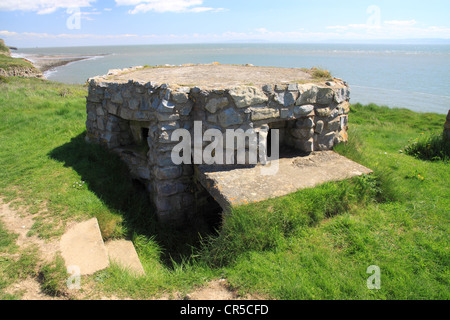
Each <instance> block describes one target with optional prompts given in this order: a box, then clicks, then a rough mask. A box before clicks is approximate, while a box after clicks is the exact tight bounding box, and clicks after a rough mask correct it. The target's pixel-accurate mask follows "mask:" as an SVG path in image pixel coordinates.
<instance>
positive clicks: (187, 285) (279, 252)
mask: <svg viewBox="0 0 450 320" xmlns="http://www.w3.org/2000/svg"><path fill="white" fill-rule="evenodd" d="M86 93H87V89H86V87H84V86H77V85H70V86H69V85H63V84H60V83H55V82H50V81H44V80H39V79H19V78H8V79H7V81H6V82H3V83H0V106H1V107H0V119H1V121H0V136H1V140H0V195H1V196H2V197H3V198H4V199H5V200H6V201H13V203H14V204H15V205H16V206H19V205H24V206H27V208H28V210H29V211H30V212H31V213H36V214H37V218H36V219H35V225H34V226H33V228H32V230H31V233H32V234H35V235H38V236H40V237H42V238H53V237H58V236H60V235H61V234H62V232H63V231H64V230H65V226H66V225H67V224H68V223H69V222H70V221H74V220H84V219H88V218H90V217H97V218H98V220H99V224H100V227H101V231H102V235H103V237H104V238H105V239H111V238H128V239H131V240H132V241H133V242H134V245H135V247H136V249H137V252H138V255H139V257H140V260H141V262H142V264H143V267H144V269H145V271H146V274H147V275H146V276H144V277H138V278H136V277H133V276H132V275H130V274H128V273H127V272H126V271H124V270H122V269H121V268H120V267H118V266H117V265H113V266H111V267H110V268H108V269H105V270H103V271H100V272H98V273H96V274H95V275H93V276H91V277H89V278H88V279H86V278H83V279H82V283H81V285H82V286H83V284H84V283H86V282H88V283H89V285H92V286H93V288H94V290H95V292H98V293H99V294H100V295H107V294H114V295H116V296H124V297H132V298H152V297H155V296H161V295H168V296H170V295H174V293H175V292H178V293H181V294H182V295H183V294H184V293H188V292H190V291H191V290H193V289H194V288H195V287H197V286H200V285H203V284H205V283H206V282H208V281H210V280H213V279H218V278H221V277H224V278H226V279H227V280H228V282H229V284H230V285H231V287H232V288H233V289H234V290H236V291H237V292H238V293H240V294H252V295H256V296H262V297H267V298H272V299H293V300H296V299H449V297H450V294H449V280H450V272H449V262H450V260H449V250H448V248H449V239H448V234H449V230H448V229H449V211H448V208H449V207H450V191H449V189H448V181H450V170H449V164H448V161H442V160H436V161H424V160H421V159H418V158H416V157H413V156H409V155H407V154H406V153H405V152H403V150H404V148H405V147H406V146H408V145H409V144H410V139H411V138H414V137H417V136H418V135H420V134H421V133H424V134H426V135H428V134H429V135H432V134H437V133H439V132H442V128H443V124H444V122H445V116H444V115H437V114H418V113H414V112H412V111H408V110H404V109H390V108H387V107H379V106H376V105H367V106H363V105H353V106H351V114H350V117H349V121H350V124H349V125H350V130H349V136H350V138H349V139H350V140H349V141H350V142H349V143H348V144H345V145H340V146H339V147H338V148H337V152H339V153H341V154H343V155H345V156H347V157H349V158H351V159H353V160H355V161H358V162H359V163H361V164H363V165H365V166H367V167H369V168H371V169H373V170H374V174H373V175H371V176H363V177H360V178H354V179H351V180H347V181H343V182H334V183H327V184H325V185H322V186H320V187H317V188H314V189H307V190H304V191H301V192H297V193H294V194H291V195H289V196H286V197H282V198H278V199H272V200H268V201H265V202H261V203H257V204H251V205H247V206H242V207H238V208H236V209H235V210H234V211H233V212H232V213H231V214H228V215H227V216H226V217H225V219H224V222H223V227H222V228H221V230H219V231H218V232H216V233H214V234H202V236H201V237H198V232H199V230H197V229H195V228H192V230H174V229H170V228H167V227H166V228H165V227H163V226H161V225H159V224H158V222H157V221H156V219H155V216H154V213H153V210H152V207H151V203H150V202H149V197H148V195H147V194H146V191H145V190H142V189H141V188H140V186H139V185H135V184H134V183H133V181H132V180H131V179H130V178H129V175H128V172H127V169H126V167H125V166H124V165H123V164H122V163H121V162H120V161H119V159H118V158H117V157H115V156H112V155H111V154H110V153H109V152H108V151H107V150H104V149H103V148H101V147H99V146H96V145H91V144H87V143H86V142H85V141H84V135H85V119H86V112H85V95H86ZM83 182H84V183H83ZM0 252H1V254H0V273H1V277H0V279H2V280H0V297H1V298H2V299H13V298H16V299H17V298H20V295H18V296H11V295H7V294H6V293H5V292H4V289H5V288H6V287H7V286H9V285H11V284H12V283H14V282H15V281H18V279H19V278H21V277H22V278H23V277H25V276H29V275H34V276H36V277H38V278H39V279H40V281H41V285H42V287H43V289H44V290H47V291H48V292H50V293H52V294H66V293H65V289H64V287H63V286H64V283H63V279H64V272H63V270H61V261H59V262H58V261H54V262H53V263H52V264H49V265H43V266H40V267H39V270H38V271H36V262H34V263H33V256H34V255H33V252H21V251H20V250H19V249H18V248H17V246H16V245H15V236H14V235H10V234H8V233H7V232H6V231H5V229H4V228H2V225H1V224H0ZM16 253H18V254H19V256H21V257H23V260H21V259H20V258H19V259H18V258H17V257H16V258H14V259H11V258H10V255H11V254H16ZM4 257H8V258H7V260H4V259H5V258H4ZM2 259H3V260H2ZM371 265H377V266H379V267H380V270H381V289H380V290H369V289H368V288H367V286H366V281H367V278H368V277H369V276H370V274H367V273H366V271H367V268H368V267H369V266H371ZM24 266H25V267H24ZM15 271H20V272H15Z"/></svg>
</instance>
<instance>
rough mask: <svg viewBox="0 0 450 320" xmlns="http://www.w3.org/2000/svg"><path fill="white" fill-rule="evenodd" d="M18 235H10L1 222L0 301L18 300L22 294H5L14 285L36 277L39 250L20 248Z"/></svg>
mask: <svg viewBox="0 0 450 320" xmlns="http://www.w3.org/2000/svg"><path fill="white" fill-rule="evenodd" d="M16 239H17V235H15V234H11V233H9V232H8V231H7V230H6V228H5V226H4V224H3V223H2V222H1V221H0V300H17V299H20V298H21V294H22V292H20V291H19V292H12V291H11V290H10V292H8V293H7V292H5V290H6V289H7V288H8V287H9V286H10V285H12V284H13V283H15V282H17V281H19V280H25V279H26V278H27V277H29V276H31V277H33V276H35V275H36V265H37V262H38V259H37V255H36V254H37V248H36V247H27V248H19V247H18V246H17V245H16Z"/></svg>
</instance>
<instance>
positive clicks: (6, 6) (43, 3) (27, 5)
mask: <svg viewBox="0 0 450 320" xmlns="http://www.w3.org/2000/svg"><path fill="white" fill-rule="evenodd" d="M95 1H96V0H27V1H18V0H2V1H1V2H0V11H33V12H37V13H38V14H49V13H53V12H55V11H56V10H58V9H60V8H63V9H67V8H74V7H77V8H83V7H90V6H91V3H92V2H95Z"/></svg>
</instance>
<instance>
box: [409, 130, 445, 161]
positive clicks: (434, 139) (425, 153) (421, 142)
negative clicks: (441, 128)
mask: <svg viewBox="0 0 450 320" xmlns="http://www.w3.org/2000/svg"><path fill="white" fill-rule="evenodd" d="M404 152H405V153H406V154H407V155H410V156H413V157H415V158H417V159H421V160H428V161H440V160H443V161H448V160H449V159H450V140H448V139H446V137H445V136H444V135H443V134H435V135H431V136H425V135H422V136H421V137H419V138H416V139H414V140H413V139H411V140H410V144H409V145H408V146H406V147H405V148H404Z"/></svg>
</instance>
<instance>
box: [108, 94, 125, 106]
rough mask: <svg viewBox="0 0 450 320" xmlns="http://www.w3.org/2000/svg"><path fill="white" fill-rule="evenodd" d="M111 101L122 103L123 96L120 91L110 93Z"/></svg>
mask: <svg viewBox="0 0 450 320" xmlns="http://www.w3.org/2000/svg"><path fill="white" fill-rule="evenodd" d="M111 102H113V103H117V104H122V103H123V98H122V95H121V94H120V92H116V93H114V94H113V95H112V97H111Z"/></svg>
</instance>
